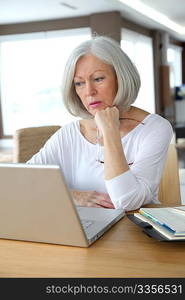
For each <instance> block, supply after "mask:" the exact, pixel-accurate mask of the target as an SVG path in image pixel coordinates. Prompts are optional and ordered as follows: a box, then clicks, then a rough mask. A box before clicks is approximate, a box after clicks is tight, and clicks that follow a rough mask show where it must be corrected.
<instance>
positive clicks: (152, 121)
mask: <svg viewBox="0 0 185 300" xmlns="http://www.w3.org/2000/svg"><path fill="white" fill-rule="evenodd" d="M142 123H144V125H143V124H141V123H140V124H139V125H138V126H137V127H135V128H134V129H133V130H131V131H130V132H129V133H128V134H127V135H126V136H124V137H122V139H121V141H122V145H123V150H124V153H125V157H126V159H127V162H128V164H129V167H130V169H129V170H128V171H127V172H124V173H123V174H121V175H119V176H116V177H114V178H112V179H110V180H105V179H104V164H102V163H100V162H98V161H97V160H96V158H97V151H98V146H97V145H95V144H92V143H90V142H89V141H87V140H86V139H85V137H84V136H83V135H82V134H81V132H80V123H79V120H77V121H74V122H72V123H69V124H67V125H65V126H63V127H62V128H61V129H59V130H58V131H57V132H56V133H55V134H54V135H53V136H52V137H51V138H50V139H49V140H48V141H47V142H46V144H45V145H44V147H43V148H42V149H41V150H40V151H39V152H38V153H37V154H35V155H34V156H33V157H32V158H31V159H30V160H29V161H28V163H31V164H49V165H51V164H54V165H59V166H60V168H61V171H62V173H63V175H64V177H65V180H66V182H67V185H68V187H69V188H70V189H75V190H82V191H90V190H91V191H93V190H94V191H97V192H103V193H108V194H109V196H110V198H111V200H112V202H113V204H114V206H115V208H124V209H125V210H127V211H128V210H133V209H137V208H139V207H141V206H142V205H143V204H147V203H152V202H153V203H159V201H158V196H157V195H158V189H159V184H160V180H161V176H162V172H163V167H164V163H165V159H166V155H167V150H168V146H169V143H170V141H171V138H172V135H173V130H172V126H171V125H170V123H169V122H168V121H167V120H166V119H164V118H162V117H161V116H159V115H157V114H149V115H147V117H146V118H145V119H144V120H143V122H142ZM101 152H102V156H103V147H101Z"/></svg>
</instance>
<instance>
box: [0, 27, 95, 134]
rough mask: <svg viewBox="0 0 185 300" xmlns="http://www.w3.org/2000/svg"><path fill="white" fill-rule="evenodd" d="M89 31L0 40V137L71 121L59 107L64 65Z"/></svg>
mask: <svg viewBox="0 0 185 300" xmlns="http://www.w3.org/2000/svg"><path fill="white" fill-rule="evenodd" d="M90 36H91V34H90V29H88V28H86V29H85V28H84V29H75V30H65V31H64V30H63V31H57V32H52V31H51V32H45V33H35V34H21V35H15V36H14V35H12V36H2V37H0V71H1V82H0V88H1V110H2V119H3V124H2V126H3V135H4V136H9V135H13V134H14V132H15V130H16V129H18V128H23V127H32V126H43V125H55V124H56V125H64V124H66V123H68V122H70V121H72V120H73V119H74V117H73V116H71V115H70V114H69V113H68V112H67V111H66V109H65V108H64V105H63V103H62V96H61V82H62V73H63V70H64V66H65V62H66V60H67V58H68V56H69V54H70V52H71V51H72V49H73V48H74V47H76V46H77V45H78V44H79V43H81V42H83V41H84V40H87V39H89V38H90Z"/></svg>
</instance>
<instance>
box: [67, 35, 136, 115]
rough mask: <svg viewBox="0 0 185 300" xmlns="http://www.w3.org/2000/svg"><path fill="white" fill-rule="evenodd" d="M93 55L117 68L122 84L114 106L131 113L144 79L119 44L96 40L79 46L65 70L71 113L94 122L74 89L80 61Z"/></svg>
mask: <svg viewBox="0 0 185 300" xmlns="http://www.w3.org/2000/svg"><path fill="white" fill-rule="evenodd" d="M86 54H92V55H94V56H96V57H97V58H98V59H100V60H101V61H102V62H104V63H106V64H108V65H110V66H112V67H113V69H114V71H115V73H116V77H117V83H118V90H117V94H116V97H115V99H114V102H113V105H115V106H117V107H118V108H120V109H127V108H129V107H130V105H131V104H132V103H133V102H134V101H135V99H136V98H137V95H138V92H139V88H140V84H141V82H140V76H139V73H138V71H137V69H136V67H135V65H134V64H133V63H132V61H131V60H130V58H129V57H128V56H127V55H126V54H125V53H124V51H123V50H122V49H121V47H120V45H119V43H118V42H116V41H115V40H113V39H111V38H108V37H104V36H96V37H94V38H92V39H91V40H88V41H85V42H83V43H81V44H80V45H79V46H77V47H76V48H75V49H74V50H73V51H72V53H71V55H70V57H69V59H68V61H67V63H66V67H65V70H64V76H63V85H62V95H63V100H64V104H65V106H66V108H67V110H68V111H69V112H70V113H71V114H72V115H74V116H78V117H85V118H91V117H92V116H91V114H90V113H89V112H88V111H87V110H86V108H85V107H84V105H83V104H82V102H81V100H80V98H79V97H78V95H77V93H76V91H75V86H74V81H73V79H74V74H75V68H76V63H77V62H78V60H79V58H80V57H82V56H84V55H86Z"/></svg>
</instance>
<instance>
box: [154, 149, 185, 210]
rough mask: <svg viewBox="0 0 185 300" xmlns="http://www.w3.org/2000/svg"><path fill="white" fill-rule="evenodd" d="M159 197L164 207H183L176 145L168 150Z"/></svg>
mask: <svg viewBox="0 0 185 300" xmlns="http://www.w3.org/2000/svg"><path fill="white" fill-rule="evenodd" d="M158 197H159V201H160V202H161V204H162V205H164V206H178V205H181V196H180V181H179V165H178V156H177V149H176V147H175V145H174V144H170V146H169V149H168V155H167V160H166V163H165V167H164V171H163V175H162V179H161V183H160V188H159V194H158Z"/></svg>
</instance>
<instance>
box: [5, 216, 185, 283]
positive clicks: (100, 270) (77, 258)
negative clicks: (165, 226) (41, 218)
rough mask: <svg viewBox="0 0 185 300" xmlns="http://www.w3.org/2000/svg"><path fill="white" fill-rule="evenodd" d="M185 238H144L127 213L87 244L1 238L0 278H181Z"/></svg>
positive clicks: (184, 271)
mask: <svg viewBox="0 0 185 300" xmlns="http://www.w3.org/2000/svg"><path fill="white" fill-rule="evenodd" d="M184 253H185V242H181V243H178V242H174V243H164V242H158V241H156V240H153V239H152V238H149V237H148V236H147V235H145V234H144V233H142V231H141V229H140V228H139V227H138V226H136V225H135V224H134V223H132V222H131V221H130V220H129V219H128V218H127V217H124V218H123V219H122V220H121V221H119V222H118V223H117V224H116V225H114V227H113V228H112V229H110V230H109V231H108V232H107V233H106V234H105V235H104V236H103V237H101V238H100V239H99V240H98V241H96V242H95V243H94V244H93V245H92V246H90V247H89V248H78V247H66V246H60V245H51V244H42V243H32V242H22V241H12V240H2V239H1V240H0V277H1V278H2V277H8V278H10V277H42V278H43V277H44V278H47V277H50V278H54V277H55V278H56V277H57V278H67V277H78V278H82V277H85V278H89V277H121V278H133V277H138V278H144V277H147V278H150V277H152V278H153V277H165V278H170V277H179V278H184V277H185V260H184Z"/></svg>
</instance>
